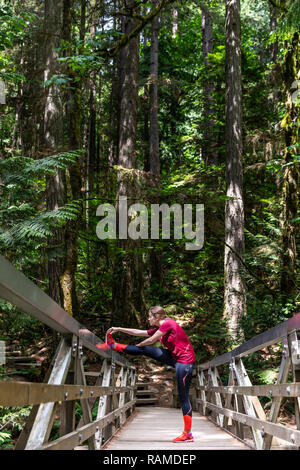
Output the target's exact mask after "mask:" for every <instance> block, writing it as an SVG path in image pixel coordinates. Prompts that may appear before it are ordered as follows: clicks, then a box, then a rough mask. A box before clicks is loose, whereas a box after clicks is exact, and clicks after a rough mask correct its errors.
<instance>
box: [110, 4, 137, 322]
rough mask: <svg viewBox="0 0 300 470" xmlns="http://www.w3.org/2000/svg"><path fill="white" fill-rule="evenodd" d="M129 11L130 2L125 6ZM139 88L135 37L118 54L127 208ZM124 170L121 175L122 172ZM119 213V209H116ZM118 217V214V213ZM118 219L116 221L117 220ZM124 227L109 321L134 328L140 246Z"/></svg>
mask: <svg viewBox="0 0 300 470" xmlns="http://www.w3.org/2000/svg"><path fill="white" fill-rule="evenodd" d="M128 7H129V8H130V7H131V8H132V7H133V2H130V3H128ZM122 21H123V32H124V33H125V34H126V35H128V34H130V32H131V31H132V30H133V29H134V28H135V27H136V25H137V19H136V18H132V17H130V16H126V17H123V19H122ZM138 84H139V36H138V35H137V36H135V37H133V38H132V39H131V40H130V41H129V43H128V44H127V45H126V46H125V47H124V48H123V49H122V50H121V52H120V117H119V151H118V163H119V166H120V167H121V168H120V171H119V172H118V182H117V184H118V188H117V200H119V198H120V197H122V196H124V197H126V198H127V203H128V206H129V205H131V204H132V203H133V202H136V201H135V200H134V199H133V197H134V195H135V194H134V193H135V188H134V181H135V178H134V177H133V176H132V173H131V172H130V171H128V170H130V169H135V168H136V167H137V161H136V130H137V111H138ZM124 170H125V171H124ZM118 210H119V207H118ZM118 213H119V212H118ZM118 219H119V217H118ZM127 223H128V219H126V221H124V220H123V221H122V222H121V223H120V227H119V233H120V230H123V231H124V230H125V231H126V234H125V236H126V238H125V239H120V240H118V243H117V251H118V252H117V256H116V260H115V268H114V280H113V321H114V322H115V323H116V322H120V321H122V322H123V323H126V324H136V322H138V321H140V319H141V317H140V315H141V314H142V313H144V311H145V299H144V291H143V289H144V286H143V262H142V255H141V250H140V247H141V243H140V241H139V240H132V239H131V238H128V234H127V227H126V226H127Z"/></svg>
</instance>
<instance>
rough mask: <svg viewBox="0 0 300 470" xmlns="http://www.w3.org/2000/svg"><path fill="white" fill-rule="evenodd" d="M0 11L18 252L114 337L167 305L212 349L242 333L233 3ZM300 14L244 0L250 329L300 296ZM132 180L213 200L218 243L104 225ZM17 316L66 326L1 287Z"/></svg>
mask: <svg viewBox="0 0 300 470" xmlns="http://www.w3.org/2000/svg"><path fill="white" fill-rule="evenodd" d="M155 8H156V10H155V11H157V12H158V13H157V15H156V16H153V14H152V13H151V12H153V11H154V9H155ZM0 17H1V18H0V20H1V27H0V64H1V67H0V68H1V71H0V79H1V80H2V81H3V82H4V83H5V85H6V104H1V105H0V112H1V115H0V117H1V121H0V125H1V127H0V195H1V197H0V249H1V253H2V254H3V255H4V256H5V257H6V258H7V259H9V260H10V261H11V262H12V263H13V264H14V265H15V266H16V267H17V268H18V269H19V270H21V271H22V272H23V273H24V274H25V275H26V276H28V277H29V278H30V279H31V280H32V281H33V282H35V283H36V284H37V285H38V286H39V287H40V288H41V289H43V290H44V291H45V292H47V293H48V294H49V295H50V296H51V297H52V298H54V299H55V300H56V301H57V302H58V303H59V304H60V305H62V306H63V307H64V308H65V310H66V311H68V312H69V313H70V314H71V315H74V317H75V318H76V319H77V320H79V321H80V322H82V323H83V324H84V325H86V326H87V327H89V328H90V329H92V330H93V331H94V332H95V333H96V334H97V335H98V336H99V337H101V338H104V334H105V331H106V329H107V328H109V327H110V326H112V325H113V326H130V327H142V328H143V327H147V321H146V319H147V309H148V308H149V307H150V306H153V305H162V306H164V307H165V308H166V311H167V313H168V315H170V316H171V317H173V318H176V319H177V320H178V321H180V322H181V324H182V325H183V326H184V327H185V329H186V331H187V333H188V334H189V337H190V339H191V342H192V344H193V346H194V348H195V352H196V356H197V360H198V361H199V362H202V361H204V360H206V359H209V358H210V357H212V356H214V355H217V354H220V353H223V352H224V351H226V350H228V348H229V347H231V346H232V345H233V344H234V341H233V339H232V338H231V337H230V335H228V329H227V318H226V315H224V295H225V292H224V249H225V245H224V239H225V203H226V200H228V196H226V161H227V164H228V160H226V122H225V100H226V94H225V88H226V80H225V69H226V47H225V43H226V37H225V36H226V31H225V2H222V1H217V0H215V1H214V0H212V1H210V2H200V1H199V2H197V1H191V2H186V1H185V2H170V1H161V2H157V3H156V2H155V1H153V3H151V2H132V1H128V2H124V3H122V2H121V1H119V2H118V1H117V0H116V1H114V2H113V1H112V2H109V1H105V2H104V1H102V2H98V1H96V2H95V1H92V0H90V1H88V0H82V1H81V2H80V1H71V0H64V1H58V0H57V1H55V0H45V1H38V0H34V1H28V0H26V1H22V2H21V1H18V0H14V1H7V2H4V1H2V2H1V3H0ZM153 17H154V18H155V19H154V21H151V19H153ZM299 20H300V8H299V3H298V2H297V1H288V2H281V1H280V0H278V1H277V2H275V1H265V0H253V1H246V0H244V1H242V2H241V67H242V127H241V133H242V134H241V135H242V143H243V153H242V158H243V183H242V185H243V198H244V213H245V216H244V217H245V222H244V239H245V249H244V252H243V254H242V257H241V259H240V260H239V269H240V272H241V274H242V277H243V281H244V284H245V295H246V311H245V314H244V315H243V316H242V317H241V318H240V319H239V332H238V333H239V335H238V338H242V339H243V340H247V339H249V338H251V337H253V336H254V335H256V334H258V333H260V332H262V331H265V330H266V329H268V328H270V327H272V326H274V325H276V324H277V323H279V322H282V321H284V320H286V319H287V318H289V317H291V316H293V315H294V314H295V313H297V309H298V311H299V304H300V298H299V292H297V268H298V267H299V261H298V260H297V249H296V246H297V244H298V242H299V230H298V231H297V223H298V222H299V215H298V213H297V210H298V203H297V200H298V173H299V159H300V157H299V155H298V153H299V151H298V149H299V142H298V130H299V121H298V117H297V109H298V108H299V99H298V101H297V84H298V82H297V83H296V85H295V84H294V83H295V80H296V81H297V80H300V76H299V47H298V46H299V35H298V31H297V25H298V24H299ZM135 28H137V32H135V34H134V36H133V38H132V39H131V40H130V41H129V42H128V39H129V35H130V32H132V31H134V29H135ZM138 29H139V31H138ZM157 50H158V52H157ZM129 108H130V109H131V110H132V114H130V116H129V117H128V115H126V110H127V109H129ZM126 116H127V117H126ZM126 119H128V121H126ZM122 194H127V195H128V197H129V198H131V200H132V201H136V200H139V201H140V202H144V203H148V204H149V203H155V202H156V203H157V202H159V203H162V202H165V203H167V204H170V205H171V204H174V203H180V204H183V203H185V202H186V203H192V204H196V203H200V204H204V206H205V242H204V246H203V248H202V249H201V250H199V251H186V249H185V241H186V240H184V239H182V240H177V239H171V240H155V241H153V240H142V241H138V242H132V241H130V242H129V241H126V243H124V241H121V240H116V241H115V240H100V239H99V238H97V235H96V226H97V223H98V222H99V217H97V215H96V211H97V207H98V206H99V204H102V203H105V202H106V203H111V204H113V205H116V202H117V199H118V197H119V196H120V195H122ZM171 233H172V232H171ZM0 332H1V333H0V335H1V336H0V339H3V340H6V341H15V340H16V339H17V340H18V341H19V342H20V344H21V345H22V346H24V347H26V346H29V345H31V344H32V342H34V341H38V340H39V339H40V338H41V337H42V338H44V341H45V343H43V345H44V346H45V345H46V346H47V347H49V351H51V350H52V346H51V345H52V343H54V344H55V343H56V341H57V339H56V338H55V337H53V335H52V332H51V330H50V329H48V328H47V327H44V326H41V325H40V323H38V322H37V321H35V320H34V319H32V318H30V317H29V316H27V315H25V314H21V313H20V312H18V311H16V310H15V309H14V308H13V307H12V306H11V305H8V304H7V303H5V302H4V301H1V300H0ZM119 339H120V340H121V342H122V339H123V340H124V337H123V338H122V337H120V336H119ZM126 340H128V337H126ZM133 341H134V340H133ZM49 345H50V346H49ZM49 357H50V355H49Z"/></svg>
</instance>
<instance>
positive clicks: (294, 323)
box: [198, 313, 300, 369]
mask: <svg viewBox="0 0 300 470" xmlns="http://www.w3.org/2000/svg"><path fill="white" fill-rule="evenodd" d="M298 330H300V313H298V314H297V315H294V316H293V317H292V318H289V319H288V320H286V321H284V322H282V323H279V324H278V325H276V326H274V327H273V328H270V329H269V330H267V331H264V332H263V333H260V334H258V335H256V336H254V337H253V338H251V339H249V340H248V341H246V342H245V343H243V344H241V345H240V346H238V347H236V348H235V349H233V350H231V351H229V352H227V353H225V354H222V355H221V356H217V357H215V358H213V359H212V360H210V361H207V362H205V363H202V364H199V366H198V367H199V368H200V369H209V368H210V367H216V366H220V365H222V364H225V363H226V362H230V361H231V360H232V359H234V358H236V359H240V358H241V357H243V356H246V355H248V354H250V353H253V352H255V351H259V350H260V349H263V348H265V347H267V346H270V345H271V344H275V343H278V342H280V341H281V340H282V339H283V338H286V337H287V335H288V334H290V333H292V332H294V331H298Z"/></svg>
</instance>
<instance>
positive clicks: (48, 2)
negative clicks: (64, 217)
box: [44, 0, 65, 303]
mask: <svg viewBox="0 0 300 470" xmlns="http://www.w3.org/2000/svg"><path fill="white" fill-rule="evenodd" d="M61 27H62V2H61V1H60V0H45V13H44V39H45V40H44V63H45V71H44V81H45V82H47V81H49V80H51V78H52V77H53V75H56V74H58V73H59V71H60V70H59V62H58V61H57V58H58V55H57V52H56V49H57V47H58V46H59V42H60V39H61ZM62 145H63V107H62V99H61V93H60V90H59V87H58V86H57V84H56V83H55V82H53V83H52V84H51V85H50V86H47V87H45V111H44V151H45V153H46V154H55V153H58V152H59V150H60V149H61V147H62ZM46 200H47V210H54V209H58V207H60V206H62V205H64V203H65V173H64V170H57V171H56V174H55V175H47V177H46ZM58 248H60V251H61V253H60V256H57V251H58ZM62 249H63V230H62V229H56V230H55V234H54V236H53V237H51V239H49V240H48V260H49V261H48V278H49V295H50V297H52V298H53V299H54V300H55V301H56V302H58V303H62V292H61V289H60V276H61V275H62V272H63V257H62Z"/></svg>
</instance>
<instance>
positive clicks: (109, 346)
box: [96, 333, 115, 351]
mask: <svg viewBox="0 0 300 470" xmlns="http://www.w3.org/2000/svg"><path fill="white" fill-rule="evenodd" d="M114 343H115V340H114V339H113V337H112V335H111V334H110V333H108V334H107V335H106V336H105V343H103V344H96V348H98V349H101V350H102V351H107V350H108V349H114V346H113V345H114Z"/></svg>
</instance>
